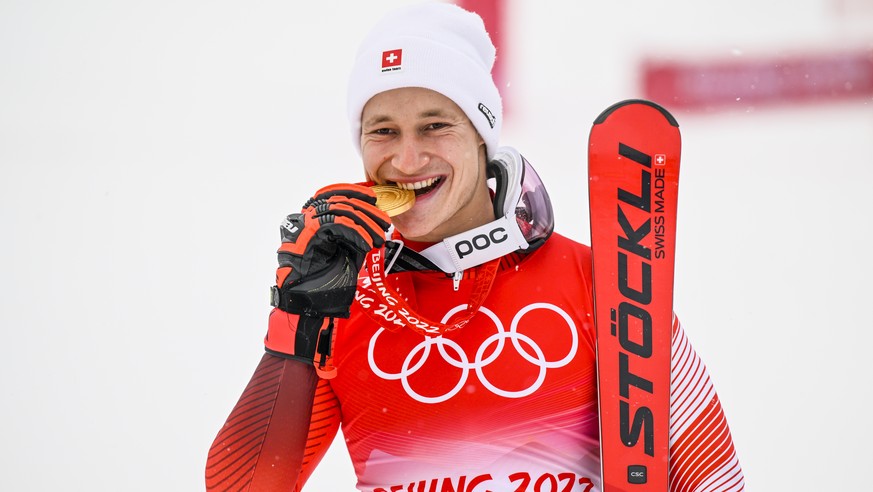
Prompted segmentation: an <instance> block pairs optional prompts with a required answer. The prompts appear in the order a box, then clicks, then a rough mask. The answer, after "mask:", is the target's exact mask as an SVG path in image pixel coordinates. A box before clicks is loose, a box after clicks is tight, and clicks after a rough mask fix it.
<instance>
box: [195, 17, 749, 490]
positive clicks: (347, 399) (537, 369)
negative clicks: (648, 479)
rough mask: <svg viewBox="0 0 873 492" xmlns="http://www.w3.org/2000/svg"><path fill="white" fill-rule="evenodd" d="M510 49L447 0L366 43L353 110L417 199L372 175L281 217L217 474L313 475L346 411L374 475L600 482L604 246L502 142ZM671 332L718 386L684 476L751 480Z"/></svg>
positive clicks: (262, 478) (366, 475) (513, 485)
mask: <svg viewBox="0 0 873 492" xmlns="http://www.w3.org/2000/svg"><path fill="white" fill-rule="evenodd" d="M494 55H495V51H494V47H493V45H492V44H491V41H490V39H489V37H488V35H487V33H486V32H485V30H484V27H483V24H482V21H481V19H480V18H479V17H478V16H476V15H475V14H472V13H469V12H466V11H464V10H462V9H460V8H459V7H456V6H453V5H449V4H423V5H419V6H416V7H410V8H404V9H400V10H397V11H395V12H393V13H391V14H389V15H388V16H387V17H385V18H384V19H383V20H382V21H381V22H379V23H378V24H377V25H376V26H375V27H374V29H373V30H372V32H371V33H370V35H369V36H368V37H367V38H366V39H365V40H364V41H363V43H362V46H361V48H360V50H359V52H358V57H357V60H356V63H355V65H354V67H353V71H352V75H351V79H350V82H349V98H348V101H349V106H348V107H349V120H350V123H351V126H352V135H353V138H354V142H355V144H356V146H357V148H359V150H360V152H361V156H362V159H363V164H364V170H365V173H366V176H367V178H368V180H369V182H368V183H367V185H369V184H380V185H392V186H395V187H396V188H399V189H400V190H414V193H415V203H414V205H413V206H412V208H410V209H409V210H407V211H405V212H403V213H400V214H399V215H396V216H394V217H392V218H389V217H388V216H387V214H386V213H385V212H383V211H381V210H380V209H379V208H377V207H376V205H375V203H376V195H375V193H374V191H373V190H372V189H371V188H369V187H368V186H365V185H363V184H357V185H353V184H337V185H331V186H328V187H326V188H323V189H322V190H319V192H317V193H316V194H315V196H314V197H313V198H312V199H310V200H309V201H308V202H306V204H305V205H304V207H303V211H302V212H301V213H299V214H292V215H290V216H289V217H288V219H287V220H286V222H285V223H284V224H283V225H282V228H281V234H282V240H283V242H282V246H281V247H280V249H279V268H278V270H277V282H276V287H275V288H274V289H273V304H274V306H276V309H274V310H273V312H272V313H271V316H270V321H269V329H268V333H267V336H266V339H265V344H266V349H267V353H266V354H265V355H264V356H263V359H262V360H261V362H260V364H259V365H258V368H257V370H256V372H255V374H254V376H253V378H252V380H251V382H250V383H249V385H248V387H247V388H246V389H245V391H244V393H243V395H242V397H241V398H240V400H239V402H238V403H237V405H236V407H235V408H234V410H233V412H232V413H231V415H230V417H229V418H228V420H227V423H226V424H225V426H224V427H223V428H222V429H221V431H220V432H219V434H218V436H217V437H216V439H215V442H214V443H213V446H212V449H211V450H210V453H209V457H208V461H207V467H206V481H207V488H208V489H209V490H258V491H260V490H302V488H303V485H304V484H305V482H306V480H307V478H308V477H309V476H310V474H311V473H312V471H313V470H314V468H315V467H316V465H317V464H318V462H319V460H320V459H321V457H322V456H323V455H324V453H325V452H326V450H327V447H328V446H329V445H330V443H331V441H332V440H333V438H334V436H335V435H336V433H337V431H338V428H339V426H340V425H342V427H343V435H344V437H345V442H346V446H347V447H348V450H349V453H350V455H351V457H352V461H353V463H354V466H355V472H356V474H357V478H358V484H357V486H358V488H359V489H360V490H363V491H374V492H387V491H445V490H453V491H459V490H463V491H486V490H490V491H509V490H531V491H533V490H573V491H589V490H600V475H599V474H600V469H599V467H600V465H599V442H598V420H597V393H596V369H595V356H594V343H595V335H594V325H593V319H592V312H593V299H592V291H591V254H590V250H589V248H587V247H586V246H583V245H581V244H578V243H575V242H573V241H571V240H569V239H567V238H565V237H563V236H561V235H560V234H558V233H553V231H552V229H553V223H552V214H551V206H550V204H549V201H548V196H547V195H546V193H545V190H544V188H543V186H542V183H541V182H540V181H539V178H538V177H537V175H536V173H535V172H534V170H533V169H532V167H531V166H530V164H529V163H528V162H527V161H526V160H525V159H524V158H523V157H521V155H520V154H518V152H516V151H515V150H513V149H511V148H505V147H504V148H501V147H499V146H498V137H499V134H500V127H501V120H502V110H501V101H500V96H499V94H498V91H497V89H496V87H495V86H494V83H493V81H492V79H491V75H490V70H491V66H492V64H493V61H494ZM391 225H393V229H391V230H390V239H389V240H386V238H385V232H386V231H389V229H390V226H391ZM673 329H674V339H675V340H676V341H677V342H679V344H678V345H682V346H683V347H686V349H685V350H683V352H682V355H681V356H679V355H677V354H674V361H673V363H674V365H677V364H682V365H683V366H687V365H689V364H691V365H693V366H695V367H699V368H701V369H700V370H698V371H697V372H695V373H694V374H693V375H692V376H691V377H692V378H693V380H694V381H695V382H696V383H697V384H696V385H694V387H696V388H697V390H696V394H698V395H704V396H705V402H704V403H703V404H701V405H699V406H694V405H691V406H689V405H687V404H685V405H684V406H683V407H682V408H681V409H679V408H672V409H671V412H672V413H673V414H674V415H676V416H677V418H679V417H680V416H681V418H683V419H686V420H687V421H688V422H689V425H687V426H683V429H685V430H683V431H682V433H681V434H680V433H679V432H678V431H677V432H676V433H674V434H673V435H671V451H672V453H673V454H672V456H673V457H674V459H673V460H672V461H673V463H671V481H672V487H671V488H672V489H674V490H700V489H698V487H703V486H706V487H708V488H706V490H721V491H724V490H742V488H743V476H742V471H741V469H740V466H739V463H738V461H737V458H736V455H735V453H734V449H733V444H732V442H731V437H730V432H729V431H728V430H727V426H726V424H725V422H724V417H723V415H722V411H721V407H720V405H719V402H718V398H717V397H716V396H715V393H714V390H713V389H712V385H711V384H710V383H709V379H708V377H707V375H706V372H705V370H703V369H702V364H700V361H699V359H698V358H697V356H696V355H695V354H694V352H693V350H690V347H689V346H688V345H687V341H686V340H685V339H684V335H683V333H682V330H681V328H680V327H679V325H678V324H675V325H674V328H673ZM674 345H677V344H674ZM691 400H694V398H692V399H691ZM680 410H681V415H679V412H680ZM697 433H699V434H697ZM702 434H705V435H706V438H705V439H700V440H697V439H691V438H695V437H699V435H702ZM689 437H691V438H689ZM691 443H694V444H691ZM546 482H548V483H546Z"/></svg>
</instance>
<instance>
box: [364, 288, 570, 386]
mask: <svg viewBox="0 0 873 492" xmlns="http://www.w3.org/2000/svg"><path fill="white" fill-rule="evenodd" d="M466 308H467V305H466V304H462V305H460V306H457V307H455V308H453V309H451V310H450V311H449V312H447V313H446V315H445V316H443V319H442V321H441V322H442V323H445V322H447V321H448V320H449V319H450V318H451V317H452V315H454V314H455V313H457V312H458V311H461V310H463V309H466ZM536 309H547V310H550V311H553V312H555V313H557V314H558V315H560V316H561V318H563V319H564V321H565V322H566V323H567V327H568V328H569V330H570V336H571V337H572V342H571V344H570V350H569V351H568V352H567V355H565V356H564V357H563V358H562V359H560V360H556V361H549V360H547V359H546V356H545V354H544V353H543V350H542V348H540V346H539V345H537V344H536V342H534V340H533V339H532V338H531V337H529V336H527V335H525V334H523V333H519V332H518V324H519V322H520V321H521V319H522V318H524V316H525V315H526V314H527V313H529V312H531V311H533V310H536ZM479 311H480V312H481V313H482V314H485V315H486V316H488V317H489V318H491V320H492V321H493V322H494V325H495V326H496V327H497V333H494V334H493V335H491V336H489V337H488V338H486V339H485V341H484V342H482V344H481V345H480V346H479V348H478V349H477V350H476V356H475V358H474V359H473V360H472V361H471V360H470V359H469V357H468V356H467V354H466V352H464V349H463V348H462V347H461V346H460V345H458V343H457V342H455V341H453V340H449V339H448V338H444V337H442V336H436V337H424V340H422V341H421V342H419V343H418V345H416V346H415V347H414V348H413V349H412V350H411V351H410V352H409V354H407V356H406V358H405V359H404V360H403V365H402V366H401V368H400V372H396V373H389V372H386V371H383V370H382V369H380V368H379V365H378V364H377V363H376V360H375V358H374V355H373V354H374V352H375V347H376V341H377V340H378V338H379V336H380V335H382V333H383V332H384V331H385V329H384V328H379V330H378V331H377V332H376V333H375V334H373V337H372V338H370V343H369V346H368V348H367V361H368V362H369V364H370V369H371V370H372V371H373V373H374V374H376V375H377V376H379V377H380V378H382V379H384V380H386V381H397V380H399V381H400V384H402V385H403V389H404V390H405V391H406V394H408V395H409V396H410V398H412V399H414V400H416V401H419V402H421V403H440V402H444V401H446V400H448V399H450V398H452V397H453V396H455V395H456V394H458V392H460V391H461V389H462V388H463V387H464V385H465V384H466V383H467V379H468V378H469V376H470V371H474V372H475V373H476V377H478V378H479V381H480V382H481V383H482V385H483V386H484V387H485V388H487V389H488V390H489V391H491V392H492V393H494V394H495V395H498V396H502V397H504V398H523V397H525V396H528V395H530V394H533V393H534V392H535V391H536V390H537V389H539V387H540V386H542V384H543V381H545V379H546V372H547V371H548V370H549V369H552V368H557V367H563V366H565V365H567V364H568V363H569V362H570V361H571V360H572V359H573V357H574V356H575V355H576V351H577V350H578V348H579V334H578V333H577V331H576V324H575V323H574V322H573V319H572V318H570V315H568V314H567V313H566V312H565V311H564V310H563V309H561V308H559V307H557V306H555V305H553V304H548V303H534V304H530V305H528V306H525V307H524V308H522V309H521V310H520V311H519V312H518V313H516V315H515V317H513V318H512V323H511V324H510V326H509V331H506V328H505V327H504V326H503V323H502V322H501V321H500V318H498V317H497V315H496V314H494V312H493V311H491V310H490V309H488V308H486V307H484V306H482V307H480V308H479ZM507 340H510V341H511V342H512V346H513V347H514V348H515V350H516V351H518V353H519V354H520V355H521V356H522V357H523V358H524V359H525V360H526V361H527V362H529V363H531V364H533V365H534V366H536V367H537V368H539V372H538V374H537V378H536V380H534V381H533V382H532V383H531V384H530V386H528V387H527V388H525V389H522V390H516V391H511V390H505V389H502V388H498V387H497V386H496V385H495V384H493V383H492V382H491V381H490V380H489V379H488V378H487V377H486V376H485V373H484V369H485V368H486V367H488V365H490V364H491V363H493V362H494V361H495V360H497V358H498V357H500V355H501V354H502V353H503V349H504V348H505V347H506V341H507ZM495 344H496V347H495V348H494V350H493V351H492V352H491V354H490V355H488V356H486V355H485V354H486V352H487V351H488V350H489V349H490V348H491V346H492V345H495ZM434 347H436V353H438V354H439V355H440V357H442V359H443V361H445V362H446V363H448V364H449V365H451V366H453V367H456V368H458V369H460V370H461V377H460V378H459V379H458V382H457V384H455V386H454V387H453V388H452V389H450V390H449V391H447V392H446V393H445V394H442V395H440V396H425V395H421V394H419V393H418V392H416V391H415V390H414V389H413V388H412V386H411V384H410V382H409V377H410V376H412V375H413V374H415V373H416V372H418V370H419V369H421V368H422V366H424V364H425V362H426V361H427V359H428V357H430V356H431V352H432V351H433V349H434Z"/></svg>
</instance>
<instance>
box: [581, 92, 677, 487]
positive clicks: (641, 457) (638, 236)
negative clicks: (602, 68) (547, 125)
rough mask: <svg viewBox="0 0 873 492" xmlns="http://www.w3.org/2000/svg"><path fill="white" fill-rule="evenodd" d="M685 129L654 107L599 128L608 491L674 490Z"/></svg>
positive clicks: (596, 241) (627, 105) (598, 299)
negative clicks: (672, 426)
mask: <svg viewBox="0 0 873 492" xmlns="http://www.w3.org/2000/svg"><path fill="white" fill-rule="evenodd" d="M680 148H681V138H680V135H679V125H678V124H677V123H676V120H675V119H674V118H673V117H672V116H671V115H670V113H668V112H667V111H666V110H665V109H664V108H662V107H660V106H658V105H657V104H654V103H652V102H649V101H642V100H628V101H622V102H620V103H618V104H615V105H613V106H611V107H609V108H608V109H606V111H604V112H603V113H602V114H601V115H600V116H598V117H597V119H596V120H595V121H594V126H593V127H592V128H591V135H590V137H589V145H588V187H589V188H588V189H589V191H588V193H589V207H590V214H591V247H592V252H593V257H594V303H595V323H596V327H597V372H598V392H599V394H598V397H599V407H600V450H601V451H600V456H601V470H602V480H603V491H604V492H618V491H633V490H639V491H643V490H645V491H655V492H660V491H664V492H666V491H667V490H669V442H668V438H669V418H670V343H671V326H672V317H673V266H674V254H675V248H676V200H677V196H678V195H677V193H678V190H679V154H680Z"/></svg>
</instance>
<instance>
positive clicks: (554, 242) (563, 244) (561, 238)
mask: <svg viewBox="0 0 873 492" xmlns="http://www.w3.org/2000/svg"><path fill="white" fill-rule="evenodd" d="M543 247H548V248H549V249H550V250H567V251H572V252H574V253H576V254H581V255H585V256H588V257H590V256H591V247H590V246H588V245H587V244H583V243H581V242H579V241H576V240H575V239H571V238H569V237H567V236H565V235H563V234H561V233H559V232H553V233H552V235H551V236H549V239H548V240H547V241H546V242H545V244H543Z"/></svg>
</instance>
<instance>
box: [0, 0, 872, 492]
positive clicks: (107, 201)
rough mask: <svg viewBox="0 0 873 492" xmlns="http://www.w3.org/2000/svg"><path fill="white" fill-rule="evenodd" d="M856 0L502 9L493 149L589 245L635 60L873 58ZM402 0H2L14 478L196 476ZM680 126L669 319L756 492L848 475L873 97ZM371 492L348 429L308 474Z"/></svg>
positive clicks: (345, 146)
mask: <svg viewBox="0 0 873 492" xmlns="http://www.w3.org/2000/svg"><path fill="white" fill-rule="evenodd" d="M865 1H866V3H865ZM865 1H862V0H859V1H854V2H848V3H847V2H840V1H838V0H799V1H797V2H791V3H788V2H758V1H753V0H731V1H727V0H716V1H714V2H703V3H702V2H693V1H691V0H675V1H670V2H667V1H663V0H655V1H652V0H646V1H644V0H628V1H625V2H611V3H610V2H596V3H595V2H562V3H560V4H559V5H558V6H549V7H548V8H545V7H544V6H543V4H542V3H540V2H523V1H521V0H510V1H507V8H509V9H511V16H510V22H511V26H510V28H511V37H510V39H509V40H508V43H509V44H508V46H507V47H506V50H505V51H506V52H507V53H508V54H507V55H506V56H507V57H508V59H509V62H510V63H511V67H510V73H509V74H508V78H507V80H508V82H509V86H508V87H506V88H504V90H505V92H506V93H507V95H509V96H510V97H511V98H512V99H511V100H510V101H509V111H510V112H509V113H508V115H507V124H506V126H505V129H504V135H503V139H502V143H503V144H505V145H512V146H515V147H516V148H518V149H519V150H520V151H521V152H522V154H524V155H525V156H526V157H527V158H528V159H529V160H530V161H531V162H532V163H533V164H534V165H535V167H536V168H537V170H538V171H539V174H540V175H541V177H542V179H543V180H544V182H545V183H546V185H547V186H548V187H549V190H550V194H551V196H552V199H553V203H554V206H555V213H556V221H557V229H558V230H559V231H561V232H563V233H564V234H566V235H568V236H570V237H573V238H575V239H578V240H580V241H583V242H587V241H588V225H587V213H588V210H587V203H586V200H585V198H584V197H585V196H586V191H587V190H586V179H585V162H586V156H585V152H586V140H587V135H588V131H589V128H590V125H591V122H592V120H593V119H594V118H595V117H596V116H597V115H598V114H599V112H600V111H601V110H603V109H605V108H606V107H607V106H609V105H610V104H612V103H613V102H616V101H618V100H621V99H626V98H630V97H638V96H640V93H639V89H638V85H637V80H636V76H637V74H638V70H637V69H638V62H639V60H640V59H642V58H643V57H647V56H649V57H665V58H675V59H686V58H700V59H709V58H731V57H753V56H770V55H774V54H779V53H804V52H806V51H817V52H820V51H827V50H842V49H858V48H870V47H871V45H873V29H870V27H869V26H871V25H873V14H871V11H873V9H871V8H868V7H867V4H869V3H871V2H869V0H865ZM404 3H409V2H404V1H400V0H393V1H388V0H374V1H368V2H335V1H327V2H287V1H284V2H280V1H276V0H264V1H261V2H245V3H243V2H229V1H225V0H220V1H214V2H200V1H192V0H176V1H167V0H154V1H150V2H116V1H109V0H88V1H83V2H61V1H57V0H41V1H33V0H6V1H4V2H2V3H0V67H2V69H0V294H2V295H0V327H2V343H0V394H2V399H3V404H2V405H0V422H2V425H0V429H2V431H0V453H2V461H0V462H2V465H0V470H2V472H0V490H15V491H18V492H23V491H47V490H82V491H118V490H124V491H131V492H133V491H148V492H152V491H158V490H159V491H191V490H202V489H203V468H204V464H205V459H206V453H207V450H208V448H209V446H210V444H211V442H212V439H213V437H214V436H215V434H216V432H217V431H218V429H219V427H220V426H221V425H222V423H223V422H224V419H225V417H226V416H227V414H228V412H229V411H230V410H231V408H232V407H233V405H234V403H235V402H236V399H237V397H238V396H239V394H240V393H241V391H242V389H243V387H244V385H245V384H246V383H247V382H248V379H249V377H250V375H251V373H252V371H253V370H254V367H255V365H256V363H257V361H258V360H259V358H260V356H261V353H262V337H263V335H264V333H265V330H266V317H267V313H268V312H269V305H268V296H267V292H268V286H269V285H270V283H271V282H272V280H273V275H274V262H275V255H274V253H275V250H276V247H277V245H278V225H279V223H280V221H281V219H282V218H283V217H284V216H285V215H286V214H287V213H290V212H291V211H296V210H297V209H298V208H299V206H300V204H301V203H302V202H303V201H304V200H305V199H306V198H307V197H308V196H309V195H310V194H311V192H312V191H314V190H315V189H317V188H318V187H320V186H322V185H324V184H329V183H332V182H337V181H357V180H359V179H360V178H361V176H362V173H361V170H360V165H359V160H358V157H357V155H356V153H355V151H354V149H353V147H352V145H351V144H350V142H349V136H348V129H347V126H346V125H347V123H346V119H345V112H344V111H345V106H344V101H345V82H346V75H347V73H348V69H349V68H350V66H351V60H352V57H353V56H354V53H355V50H356V48H357V43H358V41H359V40H360V39H361V38H362V36H363V35H364V33H365V32H366V30H367V29H368V27H369V26H370V25H371V24H372V23H373V22H374V21H375V20H376V19H377V18H378V17H379V16H381V14H382V13H384V12H385V11H386V10H387V9H389V8H391V7H393V6H396V5H400V4H404ZM839 5H850V6H852V8H854V9H856V10H857V11H856V12H854V13H853V14H852V15H845V14H841V11H840V9H839V8H838V7H839ZM785 19H791V20H790V21H786V20H785ZM674 114H675V116H676V117H677V119H678V120H679V122H680V125H681V128H682V132H683V138H684V142H683V156H682V171H681V187H680V206H679V209H680V213H679V222H678V228H679V237H678V260H677V277H676V294H675V305H676V311H677V312H678V313H679V316H680V318H681V319H682V322H683V325H684V327H685V329H686V332H687V334H688V336H689V338H690V339H691V341H692V343H693V344H694V346H695V347H696V349H697V351H698V352H699V353H700V355H701V356H702V357H703V359H704V360H705V361H706V363H707V365H708V367H709V369H710V373H711V376H712V379H713V381H714V383H715V386H716V388H717V390H718V392H719V395H720V397H721V400H722V403H723V405H724V408H725V412H726V414H727V417H728V419H729V422H730V426H731V429H732V431H733V435H734V439H735V444H736V447H737V451H738V453H739V456H740V460H741V462H742V465H743V468H744V471H745V474H746V480H747V484H748V486H749V487H748V488H749V490H762V491H766V490H792V491H806V490H809V491H812V490H825V489H826V490H855V489H857V487H856V486H855V484H856V483H859V482H858V481H859V480H860V478H859V477H860V474H859V472H860V471H862V470H864V469H866V466H867V465H868V461H869V458H870V456H871V453H870V451H869V445H868V444H869V442H870V441H871V440H873V432H871V430H870V426H869V425H868V421H869V418H868V415H867V411H866V403H863V402H869V401H871V399H873V390H871V385H870V384H868V383H867V381H866V380H867V377H868V376H869V375H870V374H871V369H873V368H871V362H870V361H871V360H873V358H871V357H870V355H869V350H870V346H871V344H873V330H871V328H873V324H871V322H870V316H869V314H868V311H869V309H868V308H865V307H864V306H868V305H869V303H870V300H869V298H868V297H869V294H870V292H871V287H870V285H871V276H873V264H871V254H870V251H869V249H870V241H871V238H873V226H871V219H870V215H871V213H873V205H871V203H873V202H871V200H873V198H871V193H870V186H871V183H873V100H871V99H870V98H867V99H856V100H850V101H843V102H834V103H820V104H815V105H782V106H774V107H767V106H752V107H749V106H746V105H744V104H743V102H742V101H739V102H738V103H737V104H736V106H735V107H734V108H731V109H730V110H727V111H719V112H711V113H705V114H704V113H691V112H684V111H678V112H675V113H674ZM354 482H355V480H354V474H353V472H352V470H351V464H350V462H349V460H348V458H347V457H346V455H345V449H344V446H342V441H341V436H340V438H339V439H337V441H336V442H335V445H334V446H333V448H332V450H331V451H330V453H329V455H328V456H327V458H326V459H325V461H324V462H323V464H322V466H321V467H320V469H318V470H317V471H316V474H315V475H314V477H313V479H312V480H311V482H310V486H308V487H307V490H311V491H325V492H331V491H337V490H352V489H353V488H354Z"/></svg>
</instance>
